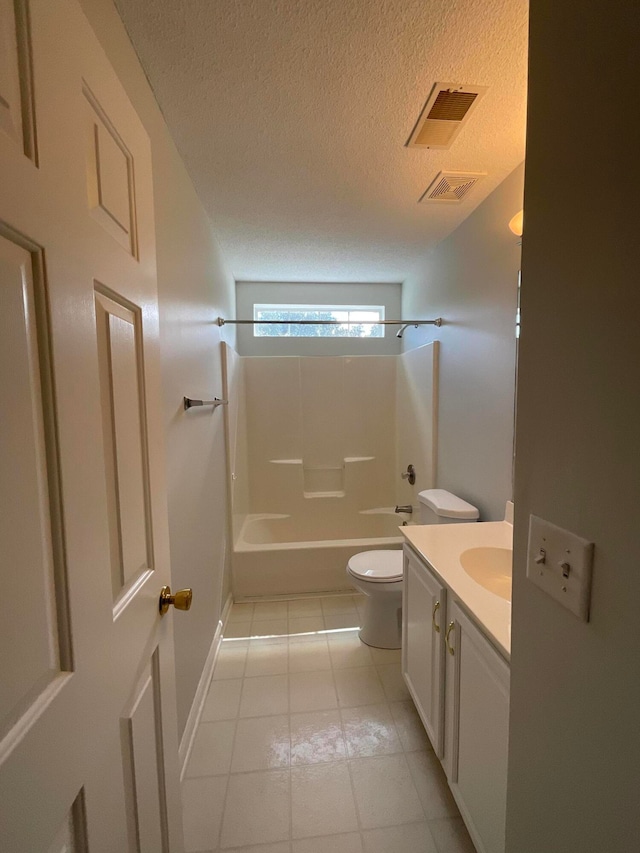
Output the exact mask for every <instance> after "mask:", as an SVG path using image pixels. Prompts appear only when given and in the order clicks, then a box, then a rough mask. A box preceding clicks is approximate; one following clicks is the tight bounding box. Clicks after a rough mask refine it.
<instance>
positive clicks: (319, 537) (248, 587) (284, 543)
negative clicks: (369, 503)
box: [233, 507, 408, 600]
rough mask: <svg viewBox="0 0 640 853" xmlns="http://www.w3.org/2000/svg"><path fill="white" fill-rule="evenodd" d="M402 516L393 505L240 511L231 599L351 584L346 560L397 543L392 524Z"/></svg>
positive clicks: (398, 537)
mask: <svg viewBox="0 0 640 853" xmlns="http://www.w3.org/2000/svg"><path fill="white" fill-rule="evenodd" d="M407 518H408V517H407V516H405V515H401V514H397V513H395V512H394V510H393V507H379V508H376V509H368V510H362V511H360V512H358V513H355V514H352V515H344V514H337V513H333V512H331V511H329V512H326V511H322V510H321V509H320V507H318V510H317V512H315V513H313V514H311V513H308V514H307V515H306V516H295V515H284V514H274V513H258V514H253V515H247V516H245V518H244V520H243V522H242V524H241V526H240V530H239V533H238V536H237V539H236V542H235V545H234V554H233V587H234V597H235V598H236V600H241V599H243V598H252V597H255V596H266V595H268V596H274V595H295V594H301V593H313V592H333V591H340V590H344V591H347V590H350V589H353V587H352V586H351V584H350V583H349V582H348V580H347V575H346V566H347V561H348V560H349V558H350V557H352V556H353V555H354V554H357V553H358V552H359V551H367V550H373V549H378V548H393V549H395V548H401V547H402V536H401V535H400V532H399V530H398V527H399V526H400V525H401V524H402V521H403V520H407Z"/></svg>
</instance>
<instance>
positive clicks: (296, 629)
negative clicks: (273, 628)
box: [289, 615, 325, 639]
mask: <svg viewBox="0 0 640 853" xmlns="http://www.w3.org/2000/svg"><path fill="white" fill-rule="evenodd" d="M324 627H325V626H324V619H323V618H322V616H320V615H318V616H290V617H289V635H291V634H296V635H297V634H313V635H318V633H319V632H323V631H324ZM310 639H311V638H310Z"/></svg>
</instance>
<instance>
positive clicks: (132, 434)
mask: <svg viewBox="0 0 640 853" xmlns="http://www.w3.org/2000/svg"><path fill="white" fill-rule="evenodd" d="M96 334H97V343H98V363H99V371H100V397H101V405H102V430H103V438H104V453H105V473H106V479H107V491H108V495H107V497H108V501H109V532H110V541H111V567H112V568H111V572H112V585H113V597H114V600H116V603H117V604H118V603H119V602H118V599H119V597H120V595H121V594H122V593H123V591H124V592H126V591H127V589H128V588H130V586H131V585H132V584H134V583H135V582H136V581H139V580H140V578H141V576H142V574H143V573H144V572H146V571H150V570H152V568H153V556H152V550H153V536H152V529H151V516H150V512H149V476H148V474H149V472H148V464H147V428H146V417H145V412H146V406H145V400H144V373H143V358H142V330H141V319H140V310H139V309H138V308H136V307H134V306H130V305H127V304H124V301H123V300H121V299H118V298H117V297H116V295H115V294H113V295H107V293H105V292H100V291H98V290H97V291H96Z"/></svg>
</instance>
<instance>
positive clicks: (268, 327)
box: [253, 305, 384, 338]
mask: <svg viewBox="0 0 640 853" xmlns="http://www.w3.org/2000/svg"><path fill="white" fill-rule="evenodd" d="M253 319H254V320H256V321H257V322H256V323H255V325H254V327H253V334H254V336H255V337H269V338H383V337H384V326H381V325H380V321H381V320H384V305H254V306H253ZM264 320H268V321H269V323H264V322H260V321H264ZM301 320H303V321H304V324H301V323H300V321H301ZM319 320H329V321H332V322H334V323H335V324H336V325H322V324H321V323H319V322H318V321H319ZM313 321H315V323H314V322H313Z"/></svg>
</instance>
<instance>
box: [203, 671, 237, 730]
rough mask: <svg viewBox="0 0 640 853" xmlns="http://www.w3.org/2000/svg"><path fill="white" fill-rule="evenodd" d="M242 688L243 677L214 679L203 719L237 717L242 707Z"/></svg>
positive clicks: (209, 720)
mask: <svg viewBox="0 0 640 853" xmlns="http://www.w3.org/2000/svg"><path fill="white" fill-rule="evenodd" d="M241 690H242V679H241V678H229V679H226V680H224V681H212V682H211V685H210V686H209V693H208V694H207V698H206V699H205V702H204V707H203V709H202V717H201V720H202V721H203V722H205V723H209V722H212V721H214V720H233V719H235V718H236V717H237V716H238V708H239V707H240V692H241Z"/></svg>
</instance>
